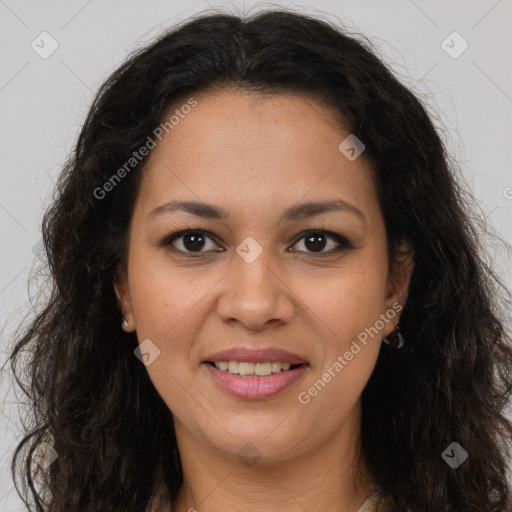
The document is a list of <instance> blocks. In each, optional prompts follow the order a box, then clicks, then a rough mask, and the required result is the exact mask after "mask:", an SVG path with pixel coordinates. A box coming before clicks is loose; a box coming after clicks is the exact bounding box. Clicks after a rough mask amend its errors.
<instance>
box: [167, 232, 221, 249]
mask: <svg viewBox="0 0 512 512" xmlns="http://www.w3.org/2000/svg"><path fill="white" fill-rule="evenodd" d="M208 241H211V242H213V239H212V238H211V237H209V236H208V235H207V234H206V232H205V231H202V230H197V229H193V230H192V229H188V230H185V231H180V232H179V233H175V234H173V235H171V236H170V237H168V238H166V239H165V240H164V241H163V242H162V245H163V246H166V247H168V246H170V245H172V246H173V247H174V248H176V250H177V251H180V252H183V253H185V254H186V253H198V254H200V253H202V252H208V250H215V247H218V246H217V244H215V243H213V247H210V248H209V249H208V247H207V250H205V251H203V249H204V248H205V246H208V243H207V242H208Z"/></svg>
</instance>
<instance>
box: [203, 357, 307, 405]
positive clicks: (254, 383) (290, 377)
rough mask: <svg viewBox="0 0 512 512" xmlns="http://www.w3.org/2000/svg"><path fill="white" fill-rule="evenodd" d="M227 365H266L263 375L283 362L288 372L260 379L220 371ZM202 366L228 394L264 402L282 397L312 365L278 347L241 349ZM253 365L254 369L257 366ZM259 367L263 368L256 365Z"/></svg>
mask: <svg viewBox="0 0 512 512" xmlns="http://www.w3.org/2000/svg"><path fill="white" fill-rule="evenodd" d="M227 362H230V364H231V362H233V363H234V362H236V363H254V364H256V363H264V364H263V365H261V366H262V367H263V366H264V367H266V371H263V372H261V373H267V372H268V366H269V365H268V363H283V364H284V366H285V367H288V369H285V367H280V368H279V370H282V371H278V373H274V372H272V374H271V375H264V376H263V375H261V376H260V375H255V374H252V375H236V374H233V373H230V372H229V371H223V370H222V369H220V368H218V367H217V368H216V366H223V365H224V366H225V365H226V363H227ZM265 363H267V364H265ZM201 366H202V367H203V368H204V369H205V370H206V371H207V373H208V374H209V375H210V377H212V378H213V380H214V381H215V383H216V384H217V385H218V386H219V387H220V388H221V389H223V390H224V391H225V392H227V393H228V394H230V395H232V396H234V397H237V398H243V399H246V400H247V399H249V400H262V399H269V398H272V397H274V396H276V395H279V394H281V393H283V392H284V391H285V390H287V389H288V388H290V387H291V386H293V385H294V384H295V383H296V382H297V381H298V380H299V379H301V377H302V376H303V375H304V373H305V372H307V370H308V368H309V363H308V362H307V361H306V359H305V358H303V357H302V356H300V355H298V354H294V353H292V352H288V351H286V350H282V349H278V348H272V347H270V348H260V349H254V348H246V347H238V348H234V349H229V350H223V351H221V352H215V353H214V354H210V355H209V356H207V358H206V359H205V360H204V361H203V362H202V363H201ZM240 366H241V365H240ZM250 366H251V367H254V365H250ZM256 366H260V365H257V364H256ZM272 366H273V365H272ZM281 366H283V365H281ZM244 370H245V368H244ZM237 371H238V370H237ZM243 373H245V372H243ZM251 373H252V370H251Z"/></svg>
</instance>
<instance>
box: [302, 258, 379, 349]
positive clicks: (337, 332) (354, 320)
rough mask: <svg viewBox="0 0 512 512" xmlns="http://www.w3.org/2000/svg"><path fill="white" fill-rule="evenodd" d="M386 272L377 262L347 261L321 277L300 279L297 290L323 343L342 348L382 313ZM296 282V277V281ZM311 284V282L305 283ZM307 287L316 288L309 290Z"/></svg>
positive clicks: (330, 346) (373, 322) (371, 324)
mask: <svg viewBox="0 0 512 512" xmlns="http://www.w3.org/2000/svg"><path fill="white" fill-rule="evenodd" d="M385 282H386V274H385V272H384V270H383V269H382V268H381V267H380V266H369V265H365V264H364V262H362V261H361V264H359V265H350V266H349V265H347V266H346V267H343V268H340V269H339V271H337V272H336V273H332V272H330V273H329V276H326V278H325V279H318V278H316V279H315V280H314V282H309V280H308V282H306V281H304V282H303V283H302V286H301V287H300V288H299V289H298V290H297V288H295V291H297V294H299V295H300V297H301V301H303V302H304V304H305V306H306V311H308V310H309V313H307V314H308V315H309V316H310V317H311V319H312V321H314V322H315V323H316V324H317V327H318V328H319V329H321V332H322V333H323V335H325V336H324V342H327V344H326V345H325V346H326V347H328V348H330V349H331V350H334V349H336V350H339V349H342V348H343V347H344V346H346V345H347V344H348V345H350V342H351V340H353V339H355V338H356V337H357V336H358V335H359V334H360V333H361V332H364V330H365V329H366V328H369V327H371V326H373V325H374V324H375V322H376V321H377V320H378V319H379V316H380V314H381V313H382V304H383V299H384V294H385ZM296 284H297V285H300V280H298V281H297V283H296ZM309 285H311V286H309ZM311 290H316V291H315V292H311Z"/></svg>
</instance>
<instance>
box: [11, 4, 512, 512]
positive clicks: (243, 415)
mask: <svg viewBox="0 0 512 512" xmlns="http://www.w3.org/2000/svg"><path fill="white" fill-rule="evenodd" d="M453 172H454V171H453V170H451V169H450V166H449V162H448V157H447V154H446V152H445V148H444V146H443V143H442V141H441V139H440V137H439V135H438V134H437V132H436V130H435V129H434V127H433V125H432V123H431V121H430V119H429V117H428V115H427V113H426V111H425V108H424V107H423V106H422V105H421V103H420V102H419V101H418V99H417V98H416V97H415V96H414V95H413V94H412V93H411V92H410V91H409V90H408V89H407V88H406V87H404V86H403V85H401V84H400V83H399V82H398V81H397V79H396V78H394V77H393V75H392V74H391V73H390V71H389V70H388V69H387V68H386V66H385V65H384V64H383V63H382V62H381V61H380V60H379V59H378V58H377V57H376V55H375V54H374V52H373V51H372V50H371V47H370V45H369V44H368V43H364V42H361V41H358V40H356V39H354V38H352V37H349V36H347V35H346V34H344V33H343V31H341V30H340V29H339V28H337V27H332V26H329V25H328V24H327V23H326V22H323V21H321V20H317V19H313V18H311V17H308V16H304V15H299V14H293V13H289V12H286V11H284V10H274V11H266V12H263V13H259V14H257V15H255V16H252V17H251V18H248V19H243V18H240V17H236V16H232V15H220V14H215V15H203V16H198V17H196V18H195V19H193V20H190V21H188V22H187V23H183V24H182V25H181V26H179V27H176V28H174V29H173V30H171V31H168V32H166V33H164V34H163V35H162V36H161V37H160V38H159V39H158V40H157V41H155V42H154V43H152V44H151V45H149V46H148V47H146V48H144V49H142V50H140V51H138V52H137V53H135V54H134V55H132V56H131V57H130V58H129V60H127V61H126V62H125V63H124V64H123V65H122V66H121V67H120V68H119V69H118V70H116V71H115V72H114V73H113V75H112V76H111V77H110V78H109V79H108V80H107V81H106V82H105V83H104V84H103V86H102V87H101V89H100V91H99V93H98V95H97V97H96V99H95V101H94V103H93V105H92V107H91V110H90V112H89V115H88V117H87V120H86V122H85V124H84V127H83V129H82V132H81V134H80V137H79V140H78V142H77V146H76V151H75V152H74V154H73V155H72V156H71V157H70V159H69V161H68V162H67V164H66V166H65V168H64V170H63V173H62V177H61V179H60V182H59V185H58V196H57V197H56V199H55V202H54V204H53V205H52V206H51V208H50V209H49V210H48V212H47V213H46V215H45V218H44V221H43V234H44V243H45V247H46V251H47V254H48V260H49V265H50V270H51V273H52V278H53V281H52V282H53V292H52V294H51V297H50V299H49V301H48V304H47V305H46V308H45V309H44V310H43V311H41V312H40V313H39V314H38V316H37V318H36V319H35V321H34V322H33V323H32V324H31V325H30V326H29V328H28V329H27V330H26V331H25V332H24V333H23V335H22V336H20V339H19V340H18V341H17V344H16V346H15V348H14V351H13V353H12V356H11V359H12V361H13V366H14V368H15V370H16V361H17V358H18V357H19V356H20V355H21V354H22V352H23V351H24V350H29V351H30V360H29V362H28V363H27V364H28V366H27V369H28V372H29V377H30V380H29V383H28V385H27V388H28V389H27V392H28V393H30V396H31V400H32V403H33V409H34V418H35V422H34V425H33V428H32V429H31V431H29V432H28V433H27V436H26V437H25V438H24V439H23V440H22V442H21V443H20V444H19V446H18V449H17V451H16V453H15V456H14V459H15V462H16V461H21V462H25V463H26V464H28V465H26V466H25V468H24V469H23V470H21V471H23V475H24V477H25V478H26V480H27V482H28V483H29V485H30V492H31V495H32V497H33V501H34V503H35V505H34V506H33V507H32V508H31V509H30V510H45V511H51V512H62V511H69V510H73V511H76V512H78V511H80V512H82V511H83V512H85V511H93V510H94V511H100V510H101V511H114V510H115V511H142V510H161V511H169V510H173V511H177V512H184V511H189V512H191V511H194V510H197V511H199V512H202V511H205V512H208V511H217V510H251V511H263V510H265V511H267V510H280V511H292V510H293V511H295V510H307V511H317V510H322V511H332V512H334V511H344V512H356V511H360V512H363V511H364V512H367V511H381V512H382V511H384V512H385V511H399V512H405V511H411V512H419V511H426V510H435V511H436V512H448V511H450V512H452V511H457V512H459V511H460V512H462V511H464V512H477V511H478V512H481V511H484V510H485V511H493V512H505V511H507V510H510V506H511V502H510V489H509V488H508V486H507V481H506V471H507V466H506V456H507V454H508V453H509V452H508V447H507V440H508V439H509V438H510V436H511V434H512V425H511V423H510V421H509V420H507V418H506V417H505V415H504V408H505V406H506V404H507V400H508V399H509V396H510V390H511V386H512V377H511V368H512V349H511V347H510V344H509V342H510V339H509V337H508V336H507V333H506V331H505V327H504V326H505V321H506V318H505V315H504V312H503V305H504V304H505V300H506V297H505V294H504V292H503V291H501V290H502V289H501V288H499V286H497V285H499V282H498V280H497V278H496V277H495V276H494V274H493V273H492V271H491V270H490V269H489V268H488V267H487V266H486V264H485V260H484V258H483V251H482V248H481V247H480V245H479V242H478V238H477V233H476V229H475V227H474V225H475V222H476V220H475V219H474V218H473V217H470V216H469V213H468V212H469V206H470V203H469V199H468V196H467V195H466V194H465V193H464V192H463V191H462V189H461V187H460V185H459V184H458V183H457V182H456V180H455V177H454V174H453ZM499 293H501V295H499ZM41 447H43V448H41ZM35 456H37V457H38V459H36V462H37V464H35V465H33V466H32V467H31V466H30V460H31V459H32V458H33V457H35ZM13 472H14V464H13ZM34 478H37V479H38V481H39V482H40V484H41V486H42V489H41V492H40V494H39V495H38V494H37V493H36V488H35V486H34V484H33V479H34ZM27 494H28V493H27ZM27 500H28V497H27Z"/></svg>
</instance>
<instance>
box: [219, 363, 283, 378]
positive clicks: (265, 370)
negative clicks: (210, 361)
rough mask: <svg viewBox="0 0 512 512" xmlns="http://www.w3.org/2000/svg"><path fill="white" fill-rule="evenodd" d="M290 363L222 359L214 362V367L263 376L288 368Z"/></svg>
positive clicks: (233, 372)
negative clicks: (245, 361) (244, 361)
mask: <svg viewBox="0 0 512 512" xmlns="http://www.w3.org/2000/svg"><path fill="white" fill-rule="evenodd" d="M290 366H291V364H290V363H270V362H269V363H243V362H238V361H222V362H219V363H215V368H217V369H219V370H223V371H228V372H229V373H232V374H234V375H242V376H244V375H259V376H261V377H264V376H266V375H271V374H272V373H279V372H280V371H281V370H283V371H286V370H289V369H290Z"/></svg>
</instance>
